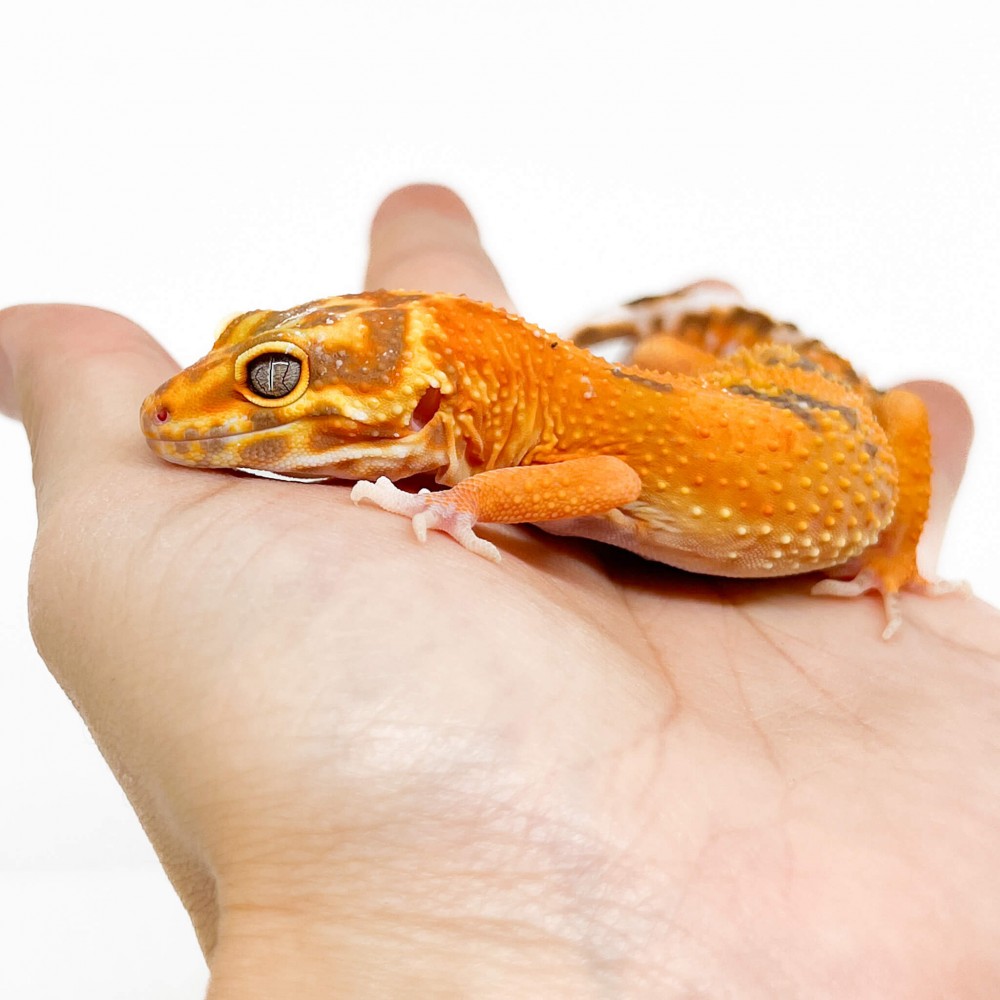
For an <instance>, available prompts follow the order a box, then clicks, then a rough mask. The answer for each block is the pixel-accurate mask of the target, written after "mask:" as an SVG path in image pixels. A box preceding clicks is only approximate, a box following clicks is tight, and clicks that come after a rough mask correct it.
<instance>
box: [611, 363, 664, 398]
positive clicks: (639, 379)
mask: <svg viewBox="0 0 1000 1000" xmlns="http://www.w3.org/2000/svg"><path fill="white" fill-rule="evenodd" d="M611 374H612V375H614V377H615V378H623V379H626V380H627V381H629V382H634V383H635V384H636V385H641V386H645V387H646V388H647V389H654V390H655V391H656V392H673V391H674V387H673V386H672V385H671V384H670V383H669V382H657V381H656V379H652V378H647V377H646V376H645V375H636V374H635V373H634V372H624V371H622V370H621V368H612V369H611Z"/></svg>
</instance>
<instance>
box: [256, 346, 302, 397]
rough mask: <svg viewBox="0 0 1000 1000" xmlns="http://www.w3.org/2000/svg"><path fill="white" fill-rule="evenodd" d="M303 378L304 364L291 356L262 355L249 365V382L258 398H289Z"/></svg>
mask: <svg viewBox="0 0 1000 1000" xmlns="http://www.w3.org/2000/svg"><path fill="white" fill-rule="evenodd" d="M301 376H302V362H300V361H299V359H298V358H295V357H292V355H290V354H275V353H273V352H272V353H268V354H261V355H260V356H259V357H256V358H254V359H253V361H251V362H250V363H249V364H248V365H247V382H249V384H250V388H251V389H253V391H254V392H255V393H257V395H258V396H263V397H265V399H280V398H281V397H282V396H287V395H288V394H289V393H290V392H291V391H292V390H293V389H294V388H295V387H296V386H297V385H298V384H299V378H301Z"/></svg>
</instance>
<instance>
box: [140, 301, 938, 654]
mask: <svg viewBox="0 0 1000 1000" xmlns="http://www.w3.org/2000/svg"><path fill="white" fill-rule="evenodd" d="M611 337H625V338H627V339H628V340H629V341H631V342H632V343H633V345H634V346H635V357H636V359H637V360H640V361H641V363H642V365H643V367H642V368H639V367H626V366H624V365H619V364H613V363H610V362H607V361H604V360H603V359H601V358H599V357H597V356H595V355H594V354H592V353H590V352H589V351H588V350H586V349H584V348H583V347H581V346H576V345H575V344H574V343H571V342H569V341H567V340H563V339H560V338H559V337H556V336H554V335H552V334H549V333H546V332H545V331H543V330H541V329H539V328H538V327H536V326H533V325H531V324H530V323H527V322H526V321H524V320H523V319H520V318H519V317H516V316H513V315H510V314H508V313H506V312H504V311H502V310H498V309H495V308H493V307H492V306H490V305H487V304H484V303H480V302H474V301H471V300H468V299H465V298H462V297H458V296H452V295H429V294H421V293H406V292H385V291H379V292H369V293H363V294H360V295H351V296H342V297H338V298H330V299H320V300H317V301H315V302H310V303H307V304H305V305H303V306H299V307H297V308H294V309H290V310H287V311H285V312H267V311H257V312H251V313H246V314H245V315H243V316H240V317H238V318H237V319H235V320H233V322H231V323H230V324H229V325H228V326H227V327H226V329H225V330H224V331H223V333H222V334H221V336H220V337H219V339H218V340H217V342H216V344H215V346H214V348H213V350H212V351H211V353H210V354H208V355H207V356H206V357H205V358H203V359H202V360H201V361H199V362H197V363H196V364H194V365H192V366H191V367H190V368H188V369H187V370H185V371H183V372H181V373H180V374H178V375H177V376H175V377H174V378H173V379H171V380H170V381H169V382H167V383H166V384H164V385H163V386H161V387H160V388H159V389H158V390H157V391H156V392H154V393H153V394H152V395H150V396H149V398H148V399H147V400H146V401H145V403H144V404H143V407H142V415H141V421H142V428H143V431H144V433H145V434H146V436H147V439H148V441H149V444H150V447H151V448H152V449H153V450H154V451H155V452H156V453H157V454H158V455H160V456H161V457H162V458H164V459H167V460H168V461H171V462H176V463H179V464H182V465H189V466H198V467H209V468H246V469H256V470H266V471H270V472H277V473H281V474H284V475H287V476H294V477H306V478H338V479H348V480H357V481H359V482H358V485H357V486H355V489H354V493H353V494H352V495H353V496H354V498H355V499H356V500H361V499H369V500H372V501H374V502H375V503H377V504H379V505H380V506H382V507H385V508H386V509H388V510H393V511H396V512H398V513H402V514H405V515H408V516H410V517H412V518H413V519H414V525H415V527H416V529H417V532H418V535H420V536H421V537H423V534H424V533H425V532H426V530H427V528H428V527H433V528H440V529H442V530H445V531H448V532H450V533H451V534H452V535H454V536H455V537H456V538H458V540H459V541H461V542H462V543H463V544H465V545H466V546H467V547H469V548H471V549H473V550H474V551H477V552H479V553H480V554H482V555H484V556H487V557H490V558H498V553H497V551H496V549H495V547H494V546H493V545H491V544H490V543H489V542H487V541H485V540H483V539H480V538H478V537H477V536H476V535H475V533H474V531H473V530H472V528H473V525H474V524H475V523H476V522H477V521H493V522H520V521H528V522H536V523H539V524H540V526H541V527H543V528H545V529H546V530H549V531H552V532H554V533H557V534H572V535H579V536H584V537H589V538H596V539H600V540H602V541H605V542H610V543H612V544H614V545H618V546H621V547H623V548H627V549H630V550H632V551H634V552H637V553H639V554H641V555H643V556H645V557H647V558H650V559H655V560H659V561H662V562H665V563H669V564H670V565H673V566H678V567H681V568H683V569H688V570H694V571H697V572H701V573H712V574H717V575H722V576H739V577H768V576H782V575H788V574H795V573H805V572H809V571H812V570H826V571H828V572H829V573H830V575H837V576H843V575H847V576H853V577H854V579H853V580H852V581H850V582H846V583H845V582H842V581H841V582H837V581H827V582H825V583H824V584H820V585H819V587H818V588H817V589H819V590H820V591H821V592H827V593H840V594H855V593H860V592H862V591H863V590H867V589H872V588H874V589H878V590H880V591H881V592H882V593H883V595H884V596H885V597H886V602H887V612H888V615H889V625H888V627H887V629H886V634H887V635H888V634H891V633H892V631H894V630H895V628H896V627H897V626H898V623H899V612H898V608H897V606H896V603H895V595H896V593H897V592H898V591H899V590H900V589H901V588H903V587H916V588H921V587H923V588H926V586H927V585H926V581H924V580H923V579H922V578H921V576H920V574H919V573H918V571H917V567H916V558H915V552H916V544H917V541H918V540H919V537H920V533H921V530H922V527H923V523H924V520H925V519H926V515H927V508H928V503H929V496H930V461H929V434H928V430H927V418H926V413H925V412H924V408H923V405H922V404H921V403H920V401H919V400H918V399H917V398H916V397H915V396H912V395H911V394H909V393H905V392H900V391H894V392H891V393H888V394H881V393H878V392H876V391H875V390H874V389H872V387H871V386H870V385H869V384H868V383H867V382H866V381H865V380H864V379H862V378H860V377H859V376H858V375H857V374H856V373H855V372H854V371H853V369H852V368H851V366H850V365H849V364H847V362H845V361H844V360H843V359H842V358H839V357H838V356H837V355H835V354H833V353H832V352H830V351H829V350H828V349H826V348H825V347H824V346H823V345H822V344H820V343H819V342H818V341H814V340H808V339H806V338H805V337H803V336H802V335H801V334H800V333H799V332H798V331H797V330H796V329H795V328H794V327H792V326H789V325H786V324H778V323H775V322H774V321H772V320H770V319H769V318H768V317H766V316H765V315H763V314H761V313H757V312H753V311H750V310H747V309H746V308H744V307H743V306H742V305H741V304H739V302H738V297H737V293H736V292H735V290H734V289H731V288H730V287H729V286H727V285H723V284H721V283H718V282H702V283H699V284H698V285H695V286H691V287H690V288H687V289H683V290H682V291H681V292H678V293H674V294H673V295H670V296H662V297H659V298H655V299H644V300H640V301H639V302H636V303H632V304H631V306H629V307H625V309H624V311H623V312H621V313H619V314H616V315H614V316H610V317H607V318H606V319H605V320H603V321H601V322H599V323H596V324H592V325H590V326H588V327H586V328H584V329H582V330H580V331H578V333H577V335H576V341H577V344H584V345H590V344H593V343H595V342H598V341H601V340H605V339H608V338H611ZM418 474H429V475H432V476H433V477H434V479H435V480H436V481H437V482H438V483H440V484H442V485H443V486H447V487H450V489H446V490H442V491H438V492H433V493H428V492H426V491H424V492H421V493H419V494H412V493H408V492H405V491H402V490H399V489H398V488H397V487H395V486H394V485H393V483H392V481H398V480H401V479H405V478H407V477H410V476H414V475H418ZM375 477H382V478H380V479H379V481H378V482H376V483H370V482H363V481H366V480H370V479H372V478H375Z"/></svg>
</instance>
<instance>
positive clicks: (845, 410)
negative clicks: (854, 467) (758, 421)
mask: <svg viewBox="0 0 1000 1000" xmlns="http://www.w3.org/2000/svg"><path fill="white" fill-rule="evenodd" d="M727 392H732V393H736V394H738V395H740V396H749V397H750V398H751V399H759V400H760V401H761V402H762V403H768V404H770V405H771V406H776V407H778V408H779V409H782V410H788V411H789V413H793V414H795V416H797V417H798V418H799V419H800V420H802V421H803V423H805V424H806V425H807V426H808V427H810V428H811V429H812V430H819V424H818V422H817V421H816V418H815V417H814V416H813V414H812V413H811V412H810V411H812V410H820V411H821V412H824V413H839V414H840V415H841V417H843V418H844V421H845V422H846V423H847V424H848V426H850V427H851V428H852V429H853V428H856V427H857V426H858V415H857V412H856V411H855V410H854V409H853V408H852V407H850V406H838V405H837V404H835V403H827V402H824V401H823V400H820V399H816V397H815V396H809V395H807V394H805V393H801V392H792V391H790V390H788V389H785V390H784V391H782V392H779V393H776V394H771V393H767V392H762V391H761V390H759V389H754V388H753V387H752V386H749V385H732V386H730V387H729V388H728V390H727Z"/></svg>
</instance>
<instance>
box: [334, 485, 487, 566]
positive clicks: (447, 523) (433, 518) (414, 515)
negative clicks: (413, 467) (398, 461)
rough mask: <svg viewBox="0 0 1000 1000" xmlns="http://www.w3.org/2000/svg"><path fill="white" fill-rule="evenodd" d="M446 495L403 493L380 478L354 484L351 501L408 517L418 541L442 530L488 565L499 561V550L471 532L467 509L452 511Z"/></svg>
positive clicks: (473, 518) (472, 516)
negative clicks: (431, 531) (432, 532)
mask: <svg viewBox="0 0 1000 1000" xmlns="http://www.w3.org/2000/svg"><path fill="white" fill-rule="evenodd" d="M449 492H450V490H442V491H441V492H440V493H431V491H430V490H426V489H425V490H421V491H420V492H419V493H407V492H406V491H405V490H401V489H400V488H399V487H398V486H397V485H396V484H395V483H394V482H392V480H391V479H388V478H387V477H386V476H380V477H379V478H378V479H377V480H376V481H375V482H374V483H372V482H367V481H365V480H362V481H360V482H357V483H355V484H354V487H353V488H352V490H351V499H352V500H353V501H354V502H355V503H358V504H359V503H363V502H364V501H365V500H367V501H368V502H369V503H372V504H374V505H375V506H376V507H381V508H382V510H387V511H389V512H390V513H393V514H402V515H403V516H404V517H408V518H410V519H411V523H412V524H413V532H414V534H415V535H416V536H417V538H418V539H419V540H420V541H421V542H425V541H427V532H428V531H429V530H434V531H443V532H445V533H446V534H448V535H451V537H452V538H454V539H455V541H456V542H458V543H459V544H460V545H461V546H462V547H463V548H466V549H468V550H469V551H470V552H474V553H475V554H476V555H479V556H482V557H483V558H484V559H489V560H490V562H497V563H498V562H500V550H499V549H498V548H497V547H496V546H495V545H494V544H493V543H492V542H488V541H487V540H486V539H485V538H480V537H479V536H478V535H477V534H476V533H475V532H474V531H473V530H472V529H473V527H474V526H475V524H476V515H475V514H474V513H472V512H470V511H467V510H458V509H456V508H455V506H454V505H453V504H451V503H449V502H448V500H447V495H448V493H449Z"/></svg>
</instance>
